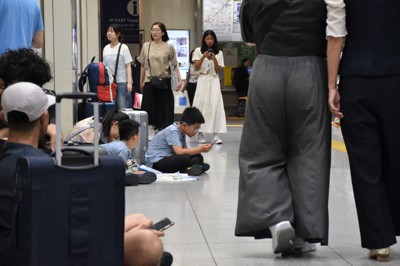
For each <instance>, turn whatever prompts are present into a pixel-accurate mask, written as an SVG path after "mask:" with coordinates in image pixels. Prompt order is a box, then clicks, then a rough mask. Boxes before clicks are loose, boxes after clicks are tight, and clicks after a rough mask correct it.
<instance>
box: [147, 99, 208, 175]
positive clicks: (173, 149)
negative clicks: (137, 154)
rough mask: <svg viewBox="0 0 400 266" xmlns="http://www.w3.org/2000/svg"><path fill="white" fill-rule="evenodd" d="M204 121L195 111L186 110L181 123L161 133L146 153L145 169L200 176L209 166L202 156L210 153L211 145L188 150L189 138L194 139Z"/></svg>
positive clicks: (198, 112) (199, 113) (193, 108)
mask: <svg viewBox="0 0 400 266" xmlns="http://www.w3.org/2000/svg"><path fill="white" fill-rule="evenodd" d="M202 123H204V117H203V115H202V114H201V112H200V111H199V110H198V109H197V108H195V107H188V108H186V109H185V110H184V111H183V113H182V117H181V121H180V122H179V123H177V124H175V123H174V124H172V125H170V126H168V127H167V128H165V129H163V130H162V131H160V132H158V133H157V135H155V136H154V138H153V140H152V141H151V142H150V144H149V147H148V149H147V152H146V165H147V166H149V167H152V168H154V169H156V170H159V171H161V172H164V173H175V172H178V171H179V172H181V173H188V175H191V176H198V175H200V174H202V173H204V172H205V171H207V170H208V169H209V168H210V166H209V165H208V164H206V163H204V160H203V156H202V155H201V153H202V152H208V151H210V149H211V148H212V144H204V145H200V146H198V147H195V148H188V147H187V145H186V139H185V137H186V136H189V137H193V136H194V135H196V133H197V132H198V131H199V129H200V126H201V124H202Z"/></svg>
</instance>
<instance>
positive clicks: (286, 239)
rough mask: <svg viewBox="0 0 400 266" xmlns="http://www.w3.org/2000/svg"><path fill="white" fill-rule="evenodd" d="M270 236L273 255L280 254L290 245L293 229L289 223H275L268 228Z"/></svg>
mask: <svg viewBox="0 0 400 266" xmlns="http://www.w3.org/2000/svg"><path fill="white" fill-rule="evenodd" d="M269 230H271V235H272V249H273V250H274V253H275V254H278V253H281V252H282V251H283V250H284V249H287V248H289V247H290V246H291V245H292V242H291V240H292V238H293V237H294V235H295V234H294V233H295V232H294V229H293V227H292V225H291V224H290V222H288V221H284V222H280V223H277V224H276V225H273V226H271V227H270V228H269Z"/></svg>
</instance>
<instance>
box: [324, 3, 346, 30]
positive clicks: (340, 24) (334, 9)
mask: <svg viewBox="0 0 400 266" xmlns="http://www.w3.org/2000/svg"><path fill="white" fill-rule="evenodd" d="M325 3H326V5H327V10H328V18H327V20H326V23H327V26H326V36H333V37H344V36H346V35H347V30H346V10H345V4H344V2H343V0H325Z"/></svg>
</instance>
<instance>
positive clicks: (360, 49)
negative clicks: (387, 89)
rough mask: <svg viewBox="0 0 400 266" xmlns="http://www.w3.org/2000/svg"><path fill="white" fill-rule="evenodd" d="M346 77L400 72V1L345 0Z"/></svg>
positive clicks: (343, 65) (343, 67)
mask: <svg viewBox="0 0 400 266" xmlns="http://www.w3.org/2000/svg"><path fill="white" fill-rule="evenodd" d="M345 3H346V27H347V32H348V35H347V37H346V43H345V47H344V51H343V56H342V60H341V63H340V68H339V73H340V75H342V76H354V75H356V76H386V75H393V74H400V1H399V0H367V1H366V0H345Z"/></svg>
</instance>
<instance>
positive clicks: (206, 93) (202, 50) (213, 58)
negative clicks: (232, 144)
mask: <svg viewBox="0 0 400 266" xmlns="http://www.w3.org/2000/svg"><path fill="white" fill-rule="evenodd" d="M193 61H194V64H195V68H196V70H197V71H199V78H198V80H197V88H196V93H195V96H194V100H193V106H195V107H197V108H198V109H199V110H200V111H201V113H202V114H203V116H204V119H205V123H204V124H203V125H202V126H201V129H200V130H201V132H199V134H198V141H199V143H206V139H205V137H204V133H212V134H214V137H213V141H214V142H215V143H216V144H222V140H221V139H220V137H219V135H218V134H219V133H226V117H225V110H224V102H223V100H222V94H221V85H220V81H219V76H218V74H219V72H220V71H221V70H222V68H223V67H224V56H223V53H222V51H220V50H219V49H218V41H217V36H216V35H215V32H214V31H212V30H206V31H205V32H204V34H203V38H202V43H201V47H198V48H196V50H195V52H194V54H193Z"/></svg>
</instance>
